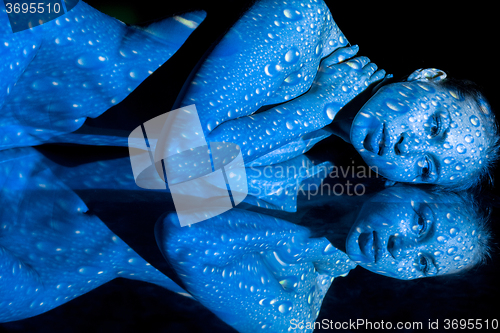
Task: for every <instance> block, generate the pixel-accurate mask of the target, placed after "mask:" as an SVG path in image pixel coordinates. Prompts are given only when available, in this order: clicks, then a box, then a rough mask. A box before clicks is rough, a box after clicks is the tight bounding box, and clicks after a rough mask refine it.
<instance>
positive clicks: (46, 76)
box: [0, 1, 205, 149]
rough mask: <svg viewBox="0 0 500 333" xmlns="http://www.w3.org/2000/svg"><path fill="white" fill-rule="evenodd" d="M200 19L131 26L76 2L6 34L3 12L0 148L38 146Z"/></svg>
mask: <svg viewBox="0 0 500 333" xmlns="http://www.w3.org/2000/svg"><path fill="white" fill-rule="evenodd" d="M2 8H3V7H2ZM204 17H205V13H204V12H201V11H200V12H193V13H186V14H183V15H181V16H174V17H172V18H167V19H165V20H163V21H159V22H156V23H153V24H151V25H150V26H147V27H145V28H138V27H133V26H126V25H125V24H124V23H122V22H120V21H118V20H116V19H114V18H111V17H109V16H107V15H105V14H103V13H101V12H99V11H97V10H96V9H94V8H92V7H90V6H89V5H87V4H86V3H84V2H83V1H80V3H79V4H78V5H76V6H75V7H74V8H73V9H72V10H71V11H70V12H68V13H67V14H65V15H63V16H61V17H59V18H58V19H55V20H53V21H50V22H47V23H45V24H43V25H40V26H37V27H34V28H32V29H29V30H25V31H21V32H18V33H15V34H12V31H11V30H10V26H9V21H8V19H7V15H4V16H2V18H3V19H1V20H0V55H1V57H2V64H0V73H2V80H1V82H0V107H1V114H2V116H1V118H0V124H1V128H2V131H0V149H7V148H11V147H19V146H32V145H38V144H40V143H43V142H44V141H47V140H48V139H50V138H52V137H55V136H57V135H60V134H64V133H68V132H72V131H75V130H76V129H78V128H79V127H80V126H81V125H82V124H83V122H84V121H85V119H86V118H87V117H91V118H94V117H97V116H99V115H100V114H102V113H103V112H104V111H106V110H107V109H109V108H110V107H112V106H113V105H115V104H117V103H119V102H120V101H122V100H123V99H124V98H125V97H126V96H127V95H128V94H130V92H131V91H133V90H134V89H135V88H136V87H137V86H138V85H139V84H140V83H141V82H142V81H143V80H144V79H146V78H147V77H148V76H149V75H150V74H151V73H153V72H154V71H155V70H156V69H157V68H158V67H159V66H161V65H162V64H163V63H165V62H166V61H167V60H168V59H169V58H170V57H171V56H172V55H173V54H174V53H175V52H176V51H177V50H178V49H179V47H180V46H181V45H182V44H183V43H184V41H185V40H186V39H187V38H188V36H189V35H190V34H191V33H192V32H193V31H194V29H195V28H196V27H197V26H198V24H199V23H201V21H203V19H204Z"/></svg>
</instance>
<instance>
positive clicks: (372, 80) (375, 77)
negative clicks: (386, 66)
mask: <svg viewBox="0 0 500 333" xmlns="http://www.w3.org/2000/svg"><path fill="white" fill-rule="evenodd" d="M385 75H386V73H385V70H383V69H379V70H378V71H376V72H375V73H374V74H373V75H372V77H371V78H370V84H372V83H375V82H377V81H380V80H382V79H383V78H384V77H385Z"/></svg>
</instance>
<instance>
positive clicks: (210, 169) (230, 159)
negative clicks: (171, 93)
mask: <svg viewBox="0 0 500 333" xmlns="http://www.w3.org/2000/svg"><path fill="white" fill-rule="evenodd" d="M128 146H129V154H130V162H131V165H132V172H133V174H134V179H135V182H136V184H137V185H138V186H139V187H142V188H146V189H158V190H159V189H163V190H167V189H168V191H169V192H170V193H171V195H172V199H173V202H174V205H175V210H176V212H177V216H178V218H179V222H180V225H181V226H186V225H190V224H193V223H197V222H200V221H204V220H207V219H209V218H211V217H214V216H217V215H220V214H222V213H224V212H225V211H228V210H230V209H231V208H233V207H235V206H236V205H238V204H239V203H240V202H242V201H243V200H244V199H245V197H246V196H247V194H248V186H247V176H246V172H245V165H244V162H243V157H242V154H241V151H240V147H239V146H238V145H236V144H234V143H229V142H210V145H208V144H207V140H206V138H205V135H204V133H203V129H202V127H201V123H200V119H199V117H198V112H197V111H196V107H195V105H189V106H185V107H182V108H180V109H177V110H172V111H170V112H167V113H164V114H162V115H160V116H158V117H155V118H153V119H150V120H149V121H147V122H145V123H144V124H143V125H141V126H139V127H137V128H136V129H134V130H133V131H132V133H131V134H130V135H129V138H128Z"/></svg>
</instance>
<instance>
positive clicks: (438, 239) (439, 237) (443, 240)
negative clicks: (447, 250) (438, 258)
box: [437, 236, 447, 243]
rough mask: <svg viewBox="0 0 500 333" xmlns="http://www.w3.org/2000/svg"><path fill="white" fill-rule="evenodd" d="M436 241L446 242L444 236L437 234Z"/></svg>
mask: <svg viewBox="0 0 500 333" xmlns="http://www.w3.org/2000/svg"><path fill="white" fill-rule="evenodd" d="M437 241H438V242H439V243H446V241H447V239H446V237H444V236H438V238H437Z"/></svg>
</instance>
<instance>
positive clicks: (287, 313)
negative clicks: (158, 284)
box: [155, 209, 355, 332]
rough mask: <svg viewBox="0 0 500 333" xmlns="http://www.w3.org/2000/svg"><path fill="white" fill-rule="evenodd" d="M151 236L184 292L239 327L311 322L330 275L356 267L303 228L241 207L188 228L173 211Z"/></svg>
mask: <svg viewBox="0 0 500 333" xmlns="http://www.w3.org/2000/svg"><path fill="white" fill-rule="evenodd" d="M155 235H156V239H157V242H158V245H159V247H160V249H161V251H162V253H163V255H164V256H165V258H166V259H167V260H169V261H170V262H171V264H172V265H173V266H174V269H175V270H176V271H177V273H178V275H179V276H180V277H181V279H183V282H184V283H185V285H186V288H187V289H188V291H189V292H190V293H191V294H192V295H193V296H194V297H195V298H196V299H197V300H198V301H200V302H201V303H202V304H203V305H205V306H206V307H208V308H209V309H210V310H211V311H212V312H214V313H215V314H216V315H217V316H218V317H219V318H221V319H222V320H224V321H225V322H226V323H228V324H229V325H231V326H233V327H234V328H235V329H236V330H238V331H239V332H257V331H259V330H261V329H262V328H266V329H268V330H269V331H270V332H287V330H288V328H289V327H290V325H291V321H292V320H293V319H296V320H298V321H308V322H314V320H315V319H316V317H317V316H318V314H319V310H320V307H321V303H322V301H323V298H324V296H325V294H326V292H327V290H328V288H329V287H330V284H331V282H332V280H333V278H334V277H337V276H339V275H344V274H347V273H348V272H349V270H350V269H352V268H353V267H355V264H354V263H352V262H351V261H350V260H349V258H348V257H347V255H346V254H345V253H343V252H341V251H339V250H338V249H336V248H334V247H333V246H332V245H331V244H330V243H329V242H328V241H327V240H326V239H325V238H317V239H310V238H309V231H308V229H307V228H304V227H301V226H298V225H295V224H292V223H289V222H286V221H283V220H279V219H276V218H272V217H269V216H266V215H262V214H258V213H255V212H248V211H243V210H238V209H233V210H230V211H228V212H226V213H224V214H222V215H219V216H217V217H214V218H211V219H210V220H208V221H203V222H200V223H197V224H193V225H191V226H190V227H179V222H178V220H177V216H176V215H175V214H170V215H168V216H167V217H166V218H165V219H164V220H160V221H159V222H158V224H157V225H156V230H155Z"/></svg>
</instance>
